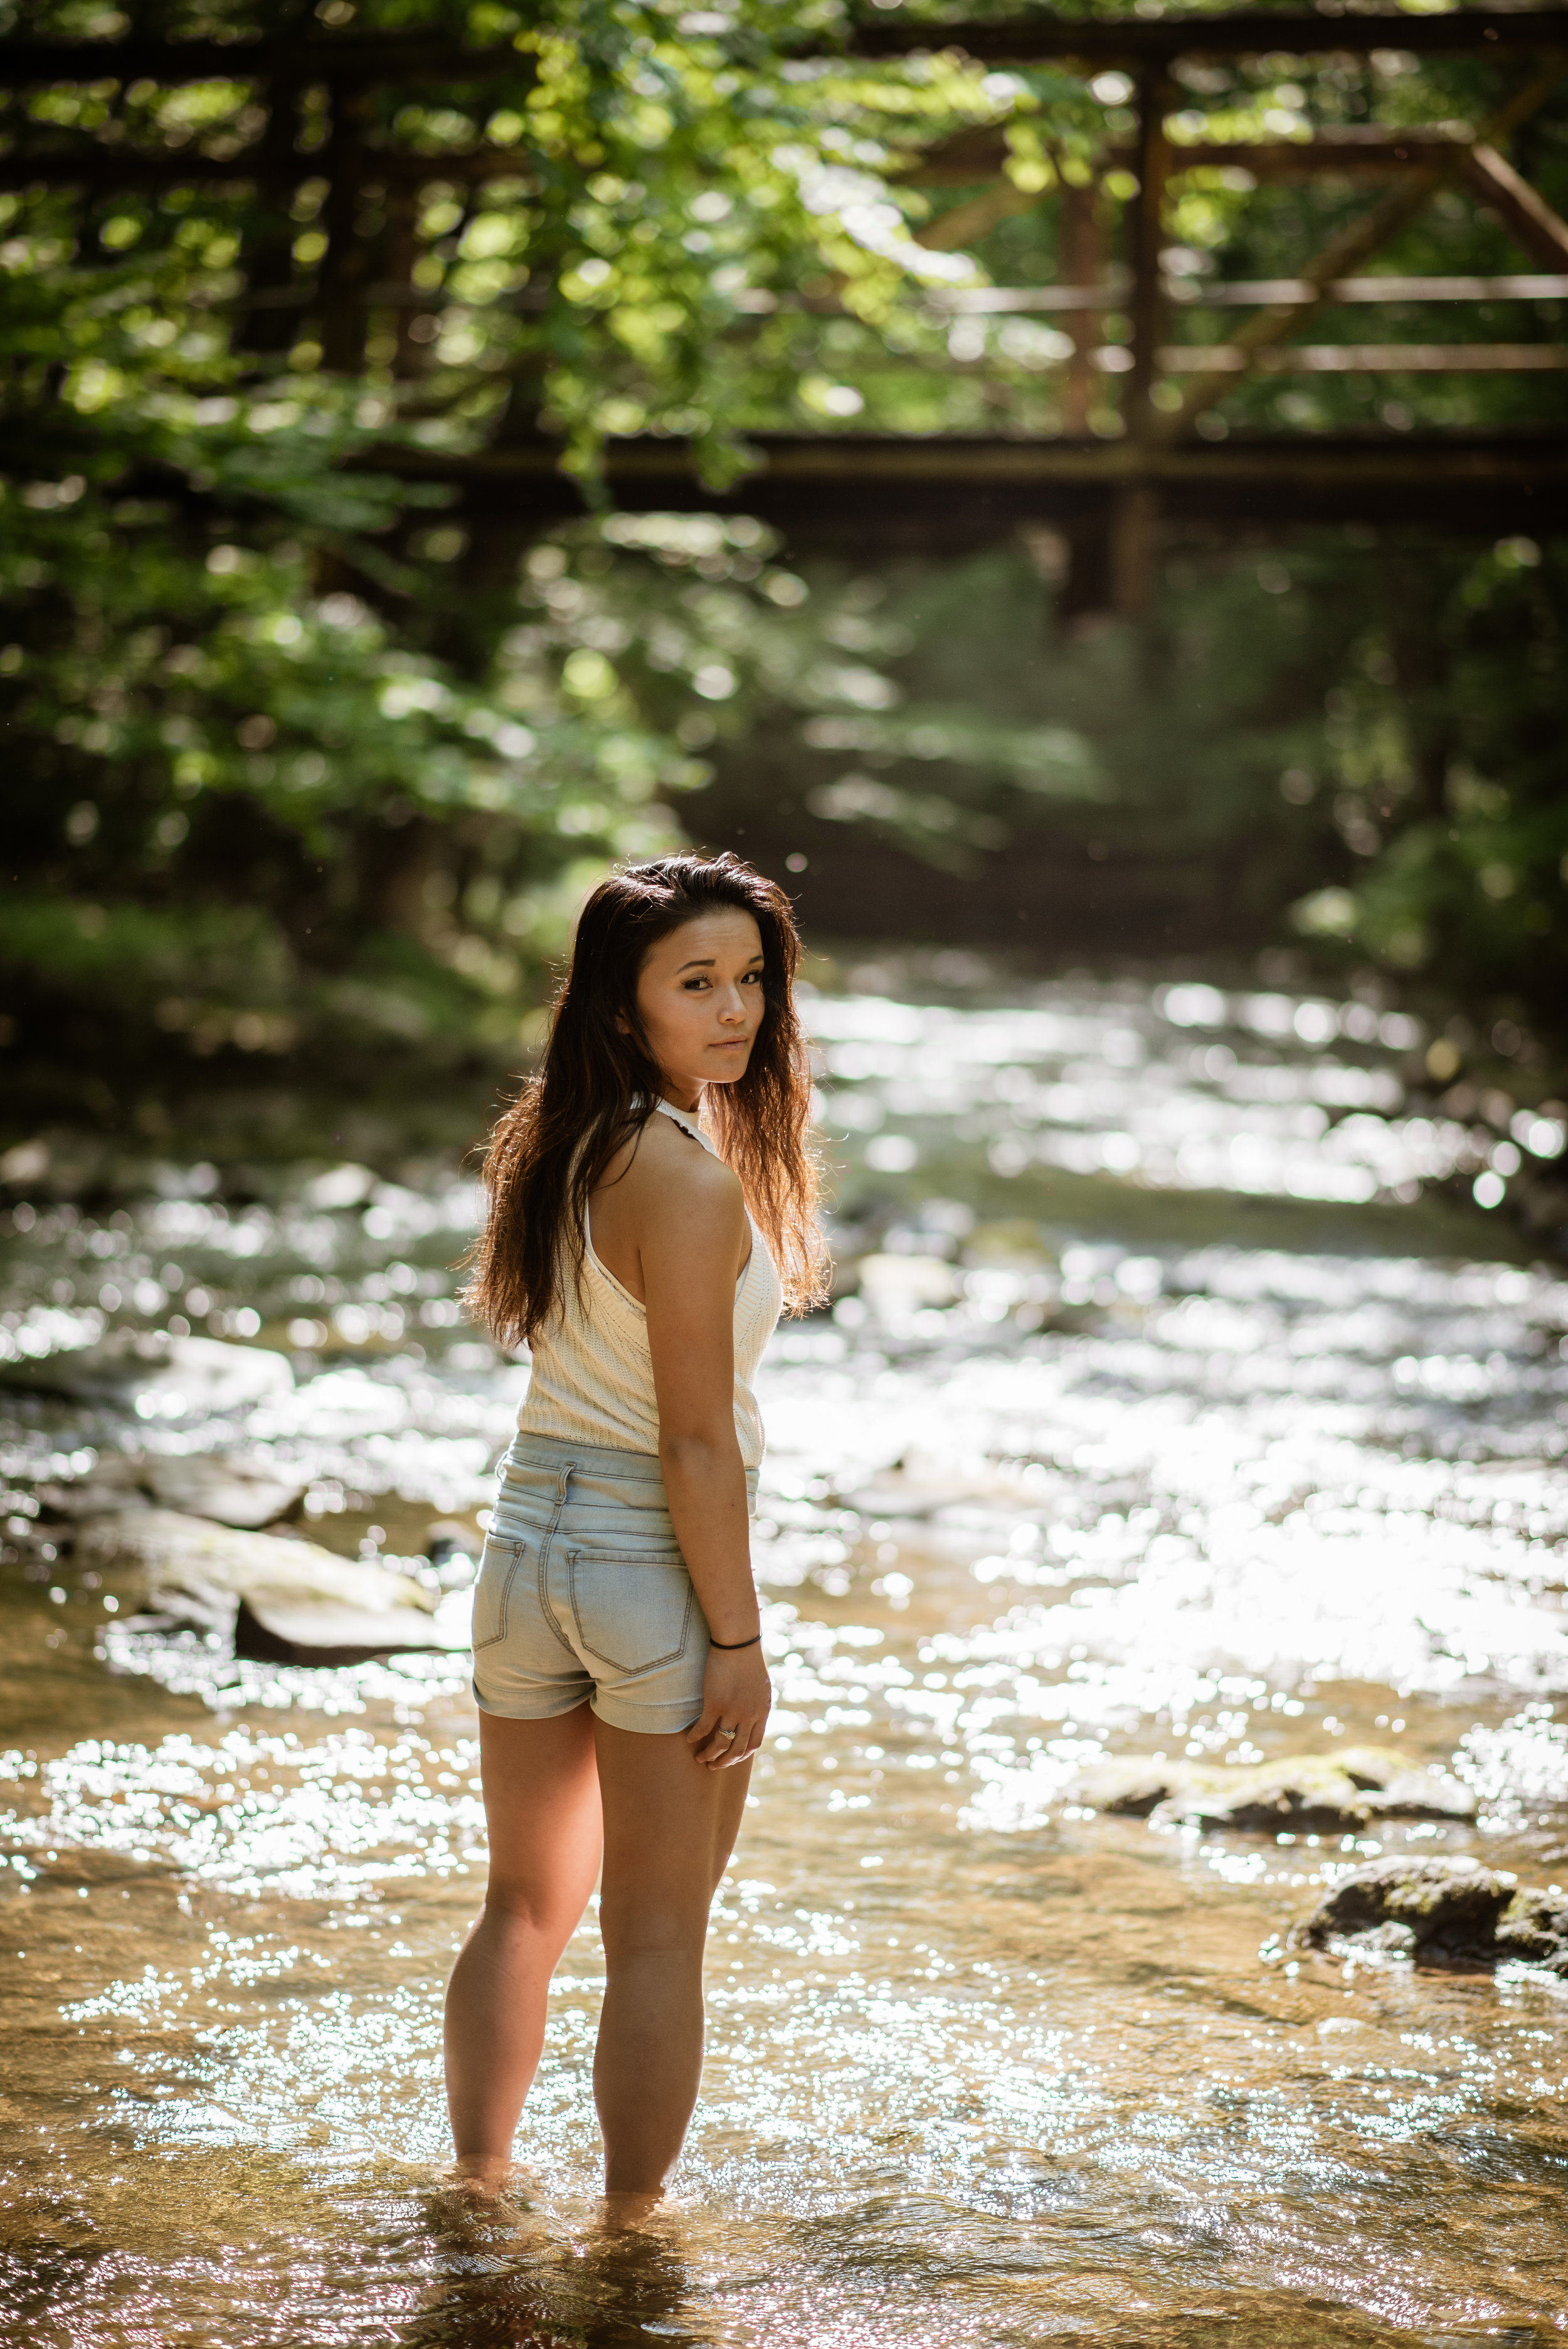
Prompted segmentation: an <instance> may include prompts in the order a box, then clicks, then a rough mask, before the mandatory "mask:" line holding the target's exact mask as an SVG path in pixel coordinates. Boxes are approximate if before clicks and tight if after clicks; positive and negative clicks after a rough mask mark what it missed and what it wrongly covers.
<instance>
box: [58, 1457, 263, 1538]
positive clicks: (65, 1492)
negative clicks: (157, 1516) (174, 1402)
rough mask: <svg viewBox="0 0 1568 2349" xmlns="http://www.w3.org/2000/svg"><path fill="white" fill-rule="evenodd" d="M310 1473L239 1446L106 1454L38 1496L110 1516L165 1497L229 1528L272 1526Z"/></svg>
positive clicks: (71, 1512)
mask: <svg viewBox="0 0 1568 2349" xmlns="http://www.w3.org/2000/svg"><path fill="white" fill-rule="evenodd" d="M304 1489H305V1485H304V1478H303V1477H301V1476H288V1475H279V1474H278V1471H277V1470H276V1468H275V1467H274V1466H273V1464H272V1462H271V1461H270V1460H267V1459H263V1458H257V1457H252V1456H247V1455H246V1454H243V1453H239V1452H191V1453H186V1454H175V1455H172V1456H166V1455H164V1454H159V1453H146V1452H141V1453H114V1452H109V1453H106V1454H104V1455H103V1457H102V1458H101V1459H100V1460H99V1461H98V1464H97V1465H96V1466H95V1467H93V1468H92V1469H90V1470H89V1471H88V1475H85V1476H83V1477H81V1478H79V1479H78V1480H77V1482H76V1483H74V1484H70V1485H40V1487H39V1490H38V1498H39V1499H40V1500H41V1501H42V1502H44V1504H45V1505H46V1506H47V1507H48V1508H50V1509H53V1510H55V1511H56V1512H57V1514H58V1515H59V1516H66V1517H96V1516H104V1515H105V1514H106V1513H110V1512H114V1511H118V1510H121V1509H128V1508H131V1509H133V1508H139V1507H142V1506H147V1505H150V1504H151V1503H154V1502H156V1503H158V1504H159V1505H160V1506H162V1507H163V1508H166V1509H177V1510H179V1511H180V1512H181V1514H182V1515H184V1516H192V1517H211V1518H212V1519H214V1520H215V1522H216V1523H217V1524H219V1525H221V1526H270V1525H273V1524H274V1523H275V1522H276V1521H277V1519H278V1518H280V1517H284V1516H287V1515H288V1513H289V1511H290V1510H291V1509H293V1508H294V1507H295V1506H297V1504H298V1503H299V1502H300V1501H301V1500H302V1499H303V1497H304Z"/></svg>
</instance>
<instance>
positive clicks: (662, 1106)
mask: <svg viewBox="0 0 1568 2349" xmlns="http://www.w3.org/2000/svg"><path fill="white" fill-rule="evenodd" d="M654 1107H655V1109H656V1110H662V1111H663V1112H664V1114H665V1117H667V1118H669V1119H670V1120H671V1121H672V1122H673V1123H675V1124H676V1125H678V1126H679V1128H680V1130H681V1132H682V1133H685V1134H689V1135H690V1137H691V1139H692V1141H693V1142H697V1143H701V1144H702V1147H703V1148H704V1149H705V1150H706V1151H707V1154H708V1155H709V1157H710V1158H717V1156H718V1153H717V1150H716V1149H715V1148H714V1146H713V1143H711V1142H710V1141H709V1140H708V1138H707V1134H706V1133H704V1132H703V1131H702V1128H701V1127H700V1126H699V1125H698V1123H697V1122H696V1115H695V1114H694V1113H693V1112H692V1111H690V1110H689V1109H677V1108H676V1105H675V1103H674V1102H667V1101H656V1102H655V1103H654Z"/></svg>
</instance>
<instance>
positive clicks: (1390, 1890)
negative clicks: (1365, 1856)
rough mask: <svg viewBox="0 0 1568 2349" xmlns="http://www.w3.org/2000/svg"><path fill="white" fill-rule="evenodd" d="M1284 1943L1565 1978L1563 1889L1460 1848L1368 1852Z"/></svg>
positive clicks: (1567, 1930)
mask: <svg viewBox="0 0 1568 2349" xmlns="http://www.w3.org/2000/svg"><path fill="white" fill-rule="evenodd" d="M1285 1946H1286V1947H1287V1949H1292V1950H1330V1951H1341V1950H1343V1951H1346V1952H1347V1953H1351V1952H1355V1951H1365V1952H1366V1953H1367V1955H1369V1956H1370V1955H1377V1956H1382V1957H1396V1958H1409V1959H1413V1960H1414V1961H1415V1962H1416V1963H1417V1964H1418V1965H1419V1964H1425V1965H1439V1966H1440V1965H1450V1966H1468V1967H1478V1966H1496V1965H1504V1964H1507V1963H1509V1962H1511V1961H1512V1962H1522V1963H1524V1964H1527V1965H1533V1966H1542V1967H1544V1968H1545V1969H1546V1971H1548V1972H1549V1973H1553V1974H1556V1975H1557V1976H1558V1977H1559V1978H1560V1979H1561V1980H1563V1981H1568V1896H1564V1895H1563V1893H1561V1892H1558V1891H1554V1890H1543V1889H1542V1888H1541V1887H1540V1886H1538V1885H1522V1884H1520V1883H1519V1882H1518V1881H1517V1879H1516V1878H1514V1877H1512V1876H1511V1875H1509V1874H1507V1873H1506V1872H1504V1871H1502V1870H1500V1869H1497V1868H1483V1867H1482V1866H1481V1864H1480V1861H1479V1860H1475V1859H1471V1858H1470V1857H1468V1856H1466V1855H1464V1854H1457V1855H1455V1856H1454V1857H1432V1858H1429V1859H1376V1860H1371V1861H1368V1862H1367V1865H1366V1866H1365V1867H1362V1868H1352V1869H1350V1871H1349V1873H1348V1874H1347V1875H1345V1876H1342V1877H1341V1878H1340V1879H1339V1881H1338V1882H1337V1884H1336V1885H1335V1886H1334V1887H1333V1889H1331V1890H1330V1891H1328V1892H1327V1893H1326V1894H1325V1895H1324V1898H1323V1899H1321V1900H1320V1901H1319V1902H1318V1905H1317V1907H1316V1908H1315V1909H1314V1910H1313V1912H1312V1914H1311V1916H1310V1917H1307V1918H1305V1919H1304V1920H1302V1922H1301V1923H1300V1924H1298V1925H1296V1926H1295V1927H1294V1928H1293V1930H1292V1931H1291V1933H1290V1935H1289V1937H1288V1940H1287V1941H1286V1945H1285Z"/></svg>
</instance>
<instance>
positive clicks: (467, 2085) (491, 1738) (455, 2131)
mask: <svg viewBox="0 0 1568 2349" xmlns="http://www.w3.org/2000/svg"><path fill="white" fill-rule="evenodd" d="M687 1766H688V1768H690V1767H691V1766H692V1765H691V1764H690V1761H689V1757H688V1762H687ZM480 1772H481V1775H482V1777H483V1781H484V1798H485V1816H486V1817H487V1819H488V1821H489V1823H490V1883H489V1886H488V1887H487V1889H486V1892H485V1902H484V1907H483V1908H482V1909H480V1913H479V1915H478V1917H477V1918H476V1919H475V1920H474V1923H473V1925H472V1927H471V1928H470V1930H469V1937H468V1939H467V1940H466V1941H465V1942H464V1943H463V1946H462V1948H461V1950H460V1951H459V1953H458V1961H457V1964H456V1965H455V1966H454V1967H453V1969H452V1978H451V1981H450V1982H449V1984H448V1985H447V2106H448V2109H449V2112H450V2114H451V2116H452V2137H453V2139H454V2141H455V2143H456V2147H457V2154H458V2168H459V2171H460V2172H463V2173H464V2174H466V2175H470V2176H473V2177H479V2178H482V2177H486V2176H490V2175H492V2174H494V2173H496V2172H499V2171H500V2170H501V2169H504V2168H505V2167H506V2164H507V2162H508V2161H509V2160H510V2159H511V2140H512V2135H513V2132H514V2131H515V2129H516V2127H517V2123H518V2117H519V2116H520V2114H521V2111H522V2104H523V2098H524V2097H525V2096H526V2095H527V2094H528V2091H529V2088H530V2086H531V2084H532V2080H533V2075H534V2073H535V2071H536V2070H537V2068H538V2065H539V2056H540V2050H541V2048H542V2046H543V2044H544V2017H545V2008H546V2003H547V2001H548V1997H549V1992H550V1977H551V1975H552V1973H553V1972H554V1971H555V1966H556V1961H557V1960H558V1959H559V1958H560V1956H561V1952H562V1950H563V1949H564V1948H565V1947H566V1944H567V1942H568V1941H569V1940H571V1938H572V1935H573V1932H574V1931H575V1930H576V1928H577V1924H578V1922H579V1920H580V1919H581V1917H582V1915H583V1909H585V1908H586V1907H587V1905H588V1896H589V1894H590V1893H591V1892H592V1891H593V1878H594V1877H595V1876H596V1874H597V1873H598V1868H599V1853H600V1845H601V1840H602V1837H601V1826H600V1807H599V1770H598V1764H597V1761H596V1759H595V1755H594V1750H593V1723H592V1720H591V1717H590V1714H589V1711H588V1707H587V1706H586V1704H581V1705H579V1706H578V1707H577V1709H576V1711H575V1712H574V1713H563V1714H562V1715H561V1716H560V1717H559V1718H558V1719H556V1720H554V1721H504V1720H501V1719H500V1718H499V1717H498V1716H497V1715H496V1714H494V1713H480ZM692 1775H694V1776H696V1775H702V1774H699V1773H698V1772H697V1771H696V1770H695V1769H693V1772H692Z"/></svg>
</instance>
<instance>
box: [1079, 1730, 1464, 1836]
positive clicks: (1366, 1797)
mask: <svg viewBox="0 0 1568 2349" xmlns="http://www.w3.org/2000/svg"><path fill="white" fill-rule="evenodd" d="M1068 1796H1069V1799H1070V1800H1071V1801H1073V1802H1075V1803H1078V1804H1079V1805H1081V1806H1083V1807H1084V1808H1085V1809H1087V1810H1093V1811H1104V1812H1106V1813H1108V1814H1109V1816H1112V1817H1123V1818H1140V1819H1148V1820H1149V1822H1150V1826H1157V1827H1195V1828H1197V1829H1198V1830H1199V1832H1200V1833H1202V1834H1207V1833H1209V1832H1211V1831H1212V1830H1215V1829H1219V1828H1225V1827H1230V1828H1234V1829H1237V1830H1240V1831H1243V1832H1251V1833H1264V1834H1277V1833H1280V1832H1283V1831H1289V1832H1292V1833H1295V1834H1302V1835H1336V1834H1346V1835H1347V1834H1353V1833H1355V1832H1356V1831H1357V1830H1358V1829H1360V1828H1364V1827H1368V1826H1373V1825H1374V1824H1376V1823H1377V1821H1380V1820H1386V1819H1448V1820H1453V1821H1456V1822H1468V1821H1470V1820H1472V1819H1473V1818H1474V1817H1475V1812H1476V1803H1475V1796H1474V1795H1472V1794H1471V1792H1470V1789H1469V1787H1468V1786H1464V1785H1460V1781H1459V1780H1458V1779H1457V1778H1454V1777H1452V1776H1450V1775H1449V1773H1448V1772H1447V1771H1443V1770H1434V1769H1422V1768H1420V1767H1418V1766H1415V1765H1412V1764H1411V1763H1410V1761H1409V1758H1408V1755H1406V1754H1398V1753H1396V1752H1394V1751H1392V1750H1391V1749H1387V1748H1385V1747H1381V1746H1376V1745H1357V1746H1352V1747H1349V1748H1347V1749H1346V1751H1345V1752H1344V1753H1340V1754H1295V1755H1293V1756H1291V1757H1290V1758H1289V1759H1288V1760H1286V1761H1283V1762H1264V1763H1259V1764H1250V1765H1244V1766H1242V1765H1233V1766H1231V1767H1228V1768H1227V1767H1224V1766H1222V1765H1221V1766H1215V1765H1212V1764H1209V1765H1205V1764H1200V1763H1191V1764H1189V1763H1180V1762H1177V1763H1165V1762H1160V1763H1153V1762H1147V1761H1128V1762H1107V1763H1103V1764H1099V1766H1098V1767H1097V1768H1095V1769H1093V1770H1089V1771H1086V1772H1085V1773H1084V1775H1083V1776H1082V1777H1081V1778H1079V1779H1078V1780H1077V1781H1076V1782H1075V1784H1074V1785H1072V1786H1071V1787H1070V1788H1069V1789H1068Z"/></svg>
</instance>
